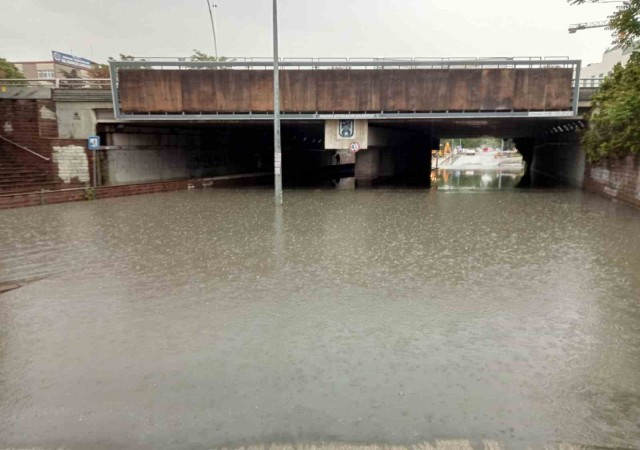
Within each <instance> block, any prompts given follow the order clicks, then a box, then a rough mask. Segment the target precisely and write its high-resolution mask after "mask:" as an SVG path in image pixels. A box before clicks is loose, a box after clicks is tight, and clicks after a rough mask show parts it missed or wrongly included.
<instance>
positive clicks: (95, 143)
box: [87, 136, 100, 150]
mask: <svg viewBox="0 0 640 450" xmlns="http://www.w3.org/2000/svg"><path fill="white" fill-rule="evenodd" d="M87 147H88V148H89V150H99V149H100V136H89V143H88V144H87Z"/></svg>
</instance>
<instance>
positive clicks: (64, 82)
mask: <svg viewBox="0 0 640 450" xmlns="http://www.w3.org/2000/svg"><path fill="white" fill-rule="evenodd" d="M0 86H17V87H50V88H53V89H109V88H111V79H110V78H55V79H44V78H27V79H15V78H12V79H6V78H0Z"/></svg>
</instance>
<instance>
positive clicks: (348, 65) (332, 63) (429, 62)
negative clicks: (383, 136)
mask: <svg viewBox="0 0 640 450" xmlns="http://www.w3.org/2000/svg"><path fill="white" fill-rule="evenodd" d="M579 65H580V61H579V60H574V59H568V58H565V57H558V58H555V59H542V58H540V59H533V58H515V57H514V58H307V59H290V58H281V59H280V60H279V66H280V67H281V68H282V69H284V70H287V69H289V70H293V69H302V68H307V69H312V70H319V69H324V70H331V69H385V68H390V69H441V68H446V69H454V68H458V69H459V68H467V69H469V68H474V69H477V68H505V69H507V68H515V67H523V68H539V67H555V68H563V67H564V68H575V67H576V66H579ZM109 66H110V68H111V73H112V74H113V70H114V69H116V70H117V69H164V68H169V67H170V68H177V69H179V70H183V69H184V70H190V69H250V70H251V69H253V70H260V69H262V70H270V69H271V68H272V67H273V59H270V58H260V59H258V58H238V59H229V60H226V61H190V60H176V59H171V58H167V59H158V60H151V59H144V58H143V59H140V60H134V61H109Z"/></svg>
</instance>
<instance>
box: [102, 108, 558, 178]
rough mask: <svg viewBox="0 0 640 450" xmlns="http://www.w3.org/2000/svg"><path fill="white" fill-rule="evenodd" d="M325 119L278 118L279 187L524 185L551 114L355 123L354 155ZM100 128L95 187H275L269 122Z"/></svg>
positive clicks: (115, 124)
mask: <svg viewBox="0 0 640 450" xmlns="http://www.w3.org/2000/svg"><path fill="white" fill-rule="evenodd" d="M329 122H331V121H330V120H327V121H324V120H295V121H294V120H289V121H283V123H282V168H283V184H284V186H285V187H288V188H292V187H298V186H300V187H309V186H314V187H325V188H347V189H353V188H368V187H375V186H418V187H429V186H437V187H438V188H440V189H453V188H456V189H457V188H485V189H493V188H500V189H504V188H508V187H511V186H516V185H517V186H524V185H526V184H527V183H528V181H529V179H530V177H529V176H528V168H529V167H531V163H532V161H533V155H534V153H535V148H536V145H537V144H536V143H537V142H539V141H540V138H539V136H540V135H542V134H544V132H545V130H546V129H548V128H549V127H551V126H552V125H553V124H555V123H557V119H547V118H536V119H535V120H534V119H527V120H522V119H519V120H516V119H494V120H489V119H483V120H479V119H437V120H436V119H431V120H356V122H358V123H359V124H358V127H361V128H358V127H356V131H357V130H360V131H362V130H364V134H360V135H359V136H355V137H354V139H357V140H358V141H359V143H358V144H359V145H360V144H361V145H360V147H361V148H360V149H359V150H356V151H351V150H349V146H347V147H345V146H344V145H342V144H344V143H342V144H340V143H338V144H336V143H335V142H329V139H331V138H332V135H331V132H329V131H327V130H328V125H327V123H329ZM334 122H336V123H338V121H337V120H335V121H334ZM362 127H364V128H362ZM97 131H98V133H99V134H100V136H101V137H102V142H103V143H104V145H105V147H104V150H105V151H101V152H100V153H99V159H98V162H99V164H98V168H97V172H98V177H97V179H98V181H99V183H98V184H99V185H118V184H128V183H141V182H154V181H164V180H174V179H188V178H203V177H219V176H227V175H240V174H247V175H250V174H262V175H263V176H262V177H261V178H260V179H261V181H262V183H263V184H265V185H267V186H268V185H271V184H272V179H271V178H270V175H272V174H273V166H274V160H273V125H272V123H271V122H270V121H268V120H255V121H247V120H238V121H199V122H185V121H181V122H177V121H175V122H170V121H167V122H137V123H136V122H116V121H111V122H109V121H106V122H103V123H99V124H98V129H97ZM363 136H364V137H363ZM495 136H504V138H500V137H498V138H496V137H495ZM347 144H351V142H347ZM341 145H342V147H341ZM489 166H491V167H489ZM436 169H437V170H436ZM485 169H486V170H485Z"/></svg>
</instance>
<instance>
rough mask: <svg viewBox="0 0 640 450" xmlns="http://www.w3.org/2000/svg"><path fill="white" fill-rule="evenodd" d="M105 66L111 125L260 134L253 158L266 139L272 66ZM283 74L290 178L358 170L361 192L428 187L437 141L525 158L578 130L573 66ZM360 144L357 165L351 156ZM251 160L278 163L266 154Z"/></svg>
mask: <svg viewBox="0 0 640 450" xmlns="http://www.w3.org/2000/svg"><path fill="white" fill-rule="evenodd" d="M110 65H111V74H112V76H111V83H112V91H113V93H114V95H113V99H114V103H113V107H114V116H115V120H116V121H122V122H125V123H129V124H137V125H140V124H145V125H146V126H150V127H160V128H162V127H163V124H164V126H169V124H171V125H172V126H176V125H182V126H185V125H187V124H188V125H189V127H190V128H191V129H192V130H194V129H197V128H198V125H200V126H204V127H205V128H206V129H208V130H215V129H220V128H221V126H222V127H224V129H229V128H230V127H232V128H233V129H234V130H235V133H236V134H240V135H243V134H245V133H246V134H249V135H251V134H256V133H257V135H258V136H257V137H256V139H255V140H254V142H252V143H251V144H249V146H252V147H253V146H257V145H259V144H257V142H258V141H259V140H260V137H259V136H262V137H263V138H265V136H266V134H268V130H267V133H264V131H265V130H266V129H267V128H268V126H269V123H270V121H271V120H272V119H273V72H272V62H271V61H269V60H267V61H259V60H253V59H250V60H243V61H238V60H234V61H229V62H215V63H211V62H186V61H175V60H174V61H167V60H146V61H122V62H115V61H114V62H111V63H110ZM281 68H282V70H281V72H280V86H281V118H282V120H283V121H284V123H285V128H284V133H285V144H286V145H285V150H284V156H283V158H284V162H283V165H284V167H285V168H286V167H287V166H289V167H290V168H292V167H294V168H300V166H307V168H309V167H310V166H328V165H329V166H330V165H332V164H335V163H336V162H337V161H339V162H340V164H342V165H345V164H346V165H348V164H353V165H354V167H355V176H356V179H357V181H358V182H360V183H362V184H366V183H372V182H375V181H376V180H378V179H381V178H401V179H402V180H404V181H407V182H411V183H418V184H419V183H428V175H427V174H428V167H429V163H430V149H431V148H437V146H438V138H440V137H450V136H458V137H465V136H478V135H487V134H489V135H495V136H501V137H508V138H518V139H520V140H519V143H520V147H521V149H522V150H523V151H524V152H525V153H527V152H528V151H529V150H528V149H527V148H526V147H528V146H529V147H531V146H532V145H533V140H532V137H534V136H536V135H539V134H541V133H544V132H545V131H546V130H549V129H553V128H554V127H557V126H560V125H563V124H566V126H569V125H568V124H572V123H574V124H575V123H578V121H579V116H578V109H579V106H580V104H579V101H580V83H574V82H573V80H575V79H578V80H579V78H580V61H577V60H571V59H561V58H555V59H539V58H503V59H459V60H455V59H454V60H452V59H448V60H442V59H420V58H417V59H416V58H413V59H408V60H397V59H396V60H386V59H379V60H335V59H334V60H321V59H317V60H290V61H287V60H284V61H282V62H281ZM350 121H353V123H351V124H350V123H349V122H350ZM231 124H233V125H231ZM345 127H346V128H347V130H346V133H343V131H344V130H343V128H345ZM259 130H263V132H262V133H261V132H260V131H259ZM287 137H288V138H289V139H288V140H287V139H286V138H287ZM523 138H526V139H523ZM296 139H298V140H297V142H295V141H296ZM115 140H116V141H117V138H116V139H115ZM263 142H270V139H268V138H265V140H263ZM354 142H356V143H357V145H358V147H359V148H360V149H361V151H359V152H358V153H357V154H354V153H353V152H351V151H349V149H350V147H351V146H352V144H353V143H354ZM263 145H264V144H263ZM323 150H324V152H323ZM531 150H532V149H531ZM529 153H530V151H529ZM305 154H306V156H307V157H302V156H301V155H305ZM309 155H314V156H313V157H310V156H309ZM337 155H339V156H337ZM253 157H254V158H257V159H258V160H260V161H265V162H267V164H270V163H271V161H270V159H269V155H268V154H267V153H264V154H260V152H259V151H258V152H253ZM334 158H335V159H334ZM303 172H304V170H303Z"/></svg>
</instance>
